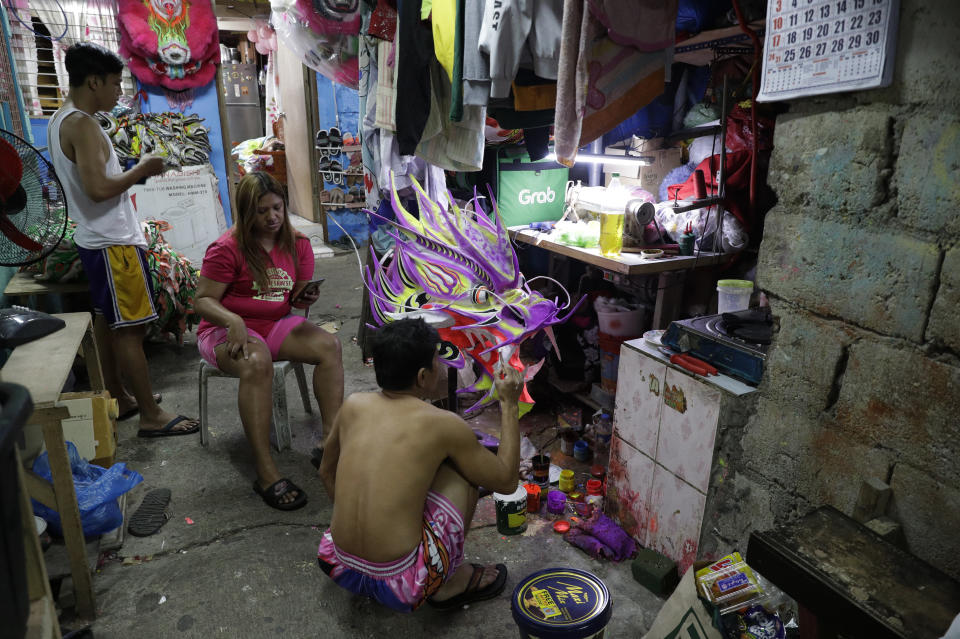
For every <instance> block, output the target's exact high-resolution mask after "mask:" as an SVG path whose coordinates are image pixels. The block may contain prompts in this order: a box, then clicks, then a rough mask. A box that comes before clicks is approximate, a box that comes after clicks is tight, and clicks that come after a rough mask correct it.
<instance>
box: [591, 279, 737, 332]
mask: <svg viewBox="0 0 960 639" xmlns="http://www.w3.org/2000/svg"><path fill="white" fill-rule="evenodd" d="M717 293H718V294H719V295H718V297H717V313H731V312H733V311H743V310H746V309H748V308H750V295H752V294H753V282H751V281H750V280H720V281H719V282H717ZM601 330H602V329H601Z"/></svg>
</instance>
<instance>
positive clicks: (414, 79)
mask: <svg viewBox="0 0 960 639" xmlns="http://www.w3.org/2000/svg"><path fill="white" fill-rule="evenodd" d="M421 7H422V2H421V1H420V0H399V1H398V3H397V38H396V40H397V44H398V48H399V49H400V50H402V51H403V55H398V56H397V58H396V65H397V66H396V68H397V76H396V78H397V86H398V87H402V88H403V99H402V100H397V101H396V111H395V114H396V123H397V124H396V127H397V129H396V130H397V143H398V148H399V151H400V154H401V155H413V153H414V152H415V151H416V149H417V144H418V143H419V142H420V137H421V135H422V134H423V127H424V126H425V125H426V123H427V117H428V116H429V110H428V105H429V104H430V61H431V60H433V59H435V57H434V53H433V31H432V30H431V27H430V25H429V24H427V23H425V22H424V21H423V20H421V15H420V10H421Z"/></svg>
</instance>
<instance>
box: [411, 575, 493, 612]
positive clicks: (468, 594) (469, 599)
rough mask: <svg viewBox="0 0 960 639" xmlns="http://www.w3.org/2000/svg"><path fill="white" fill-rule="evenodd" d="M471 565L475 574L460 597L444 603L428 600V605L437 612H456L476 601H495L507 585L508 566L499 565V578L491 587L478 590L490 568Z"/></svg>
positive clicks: (445, 600)
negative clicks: (455, 610)
mask: <svg viewBox="0 0 960 639" xmlns="http://www.w3.org/2000/svg"><path fill="white" fill-rule="evenodd" d="M470 565H471V566H472V567H473V574H472V575H470V581H469V582H468V583H467V587H466V589H464V591H463V592H461V593H460V594H459V595H454V596H453V597H450V598H449V599H444V600H443V601H434V600H433V599H427V603H428V604H430V605H431V606H433V607H434V608H436V609H437V610H454V609H457V608H460V607H462V606H465V605H467V604H470V603H473V602H475V601H484V600H486V599H493V598H494V597H496V596H497V595H499V594H500V593H501V592H503V587H504V586H506V585H507V567H506V566H504V565H503V564H497V566H496V569H497V578H496V579H494V580H493V581H492V582H490V584H489V585H487V586H485V587H483V588H477V585H478V584H479V583H480V580H481V579H483V575H484V573H486V571H487V570H489V568H488V567H487V566H483V565H481V564H470Z"/></svg>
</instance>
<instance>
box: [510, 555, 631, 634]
mask: <svg viewBox="0 0 960 639" xmlns="http://www.w3.org/2000/svg"><path fill="white" fill-rule="evenodd" d="M510 609H511V610H512V612H513V620H514V621H516V622H517V625H518V626H520V627H521V629H523V630H524V631H525V632H526V633H527V634H530V635H535V636H537V637H541V638H542V639H575V638H579V637H590V636H592V635H594V634H595V633H597V632H600V631H601V630H603V628H605V627H606V625H607V622H608V621H610V615H612V614H613V605H612V603H611V601H610V592H609V591H608V590H607V587H606V586H605V585H604V583H603V582H602V581H600V579H599V578H598V577H597V576H595V575H592V574H590V573H589V572H586V571H584V570H577V569H575V568H547V569H546V570H540V571H537V572H535V573H533V574H532V575H529V576H528V577H526V578H525V579H524V580H523V581H521V582H520V583H519V584H517V587H516V588H514V590H513V597H512V598H511V600H510Z"/></svg>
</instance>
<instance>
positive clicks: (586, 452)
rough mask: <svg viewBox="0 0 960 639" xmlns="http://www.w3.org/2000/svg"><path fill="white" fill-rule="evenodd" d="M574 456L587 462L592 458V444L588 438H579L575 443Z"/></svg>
mask: <svg viewBox="0 0 960 639" xmlns="http://www.w3.org/2000/svg"><path fill="white" fill-rule="evenodd" d="M573 457H574V458H575V459H576V460H577V461H582V462H585V461H587V460H589V459H590V444H588V443H587V442H586V440H583V439H578V440H577V443H576V444H574V445H573Z"/></svg>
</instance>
